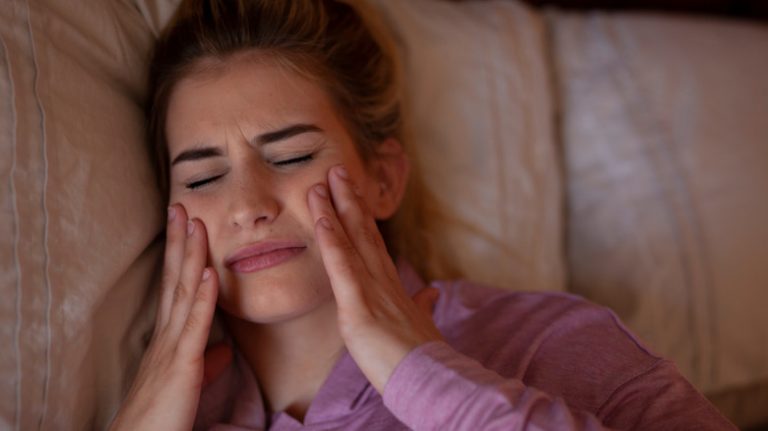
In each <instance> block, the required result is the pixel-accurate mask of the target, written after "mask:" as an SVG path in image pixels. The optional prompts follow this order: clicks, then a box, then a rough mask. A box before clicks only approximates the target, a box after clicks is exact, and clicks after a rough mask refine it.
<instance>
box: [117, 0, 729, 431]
mask: <svg viewBox="0 0 768 431" xmlns="http://www.w3.org/2000/svg"><path fill="white" fill-rule="evenodd" d="M151 77H152V85H151V91H152V93H151V94H152V95H153V98H152V101H151V102H152V103H151V107H150V132H151V133H150V134H151V136H152V141H153V144H154V145H155V146H156V148H157V150H158V151H157V158H158V168H159V170H160V172H161V176H160V178H161V180H162V181H163V182H164V187H165V188H166V191H167V192H168V196H169V202H170V206H169V210H168V228H167V245H166V254H165V268H164V277H163V288H162V294H161V299H160V304H159V309H158V315H157V323H156V329H155V332H154V336H153V339H152V342H151V344H150V346H149V348H148V351H147V353H146V355H145V358H144V360H143V362H142V365H141V368H140V370H139V373H138V375H137V378H136V381H135V382H134V385H133V387H132V389H131V391H130V393H129V394H128V396H127V398H126V400H125V402H124V404H123V407H122V408H121V410H120V412H119V413H118V415H117V417H116V418H115V420H114V422H113V429H163V430H167V429H180V430H181V429H190V428H192V427H193V425H194V426H195V427H196V428H208V427H211V426H214V424H216V423H219V424H229V425H230V426H232V427H234V428H227V429H266V428H269V429H296V428H299V427H301V426H302V425H304V426H307V427H308V428H313V429H361V428H366V429H381V430H390V429H402V428H415V429H491V428H493V429H496V428H503V429H602V428H603V427H604V426H605V427H615V428H626V429H676V428H680V429H690V428H697V429H698V428H703V429H707V428H711V429H732V426H731V425H730V424H728V423H727V421H725V420H724V419H723V418H722V417H721V416H720V415H719V414H718V413H717V412H716V410H715V409H714V408H713V407H712V406H711V405H710V404H708V403H707V402H706V400H704V399H703V397H701V395H700V394H698V393H697V392H696V391H695V390H694V389H693V388H692V387H691V386H690V385H689V384H688V383H687V382H686V381H685V380H684V379H683V378H682V377H681V376H680V375H679V373H678V372H677V371H676V370H675V368H674V366H673V365H672V364H670V363H669V362H666V361H664V360H662V359H660V358H658V357H656V356H654V355H653V354H651V353H649V352H648V351H647V350H646V349H645V348H643V347H642V346H641V345H640V344H639V343H638V342H637V341H636V340H635V339H634V337H633V336H632V335H631V334H629V333H628V332H627V331H626V330H625V329H624V327H623V326H621V324H620V323H618V322H617V321H616V319H615V317H614V316H613V314H611V313H610V312H608V311H606V310H604V309H602V308H599V307H595V306H593V305H590V304H588V303H585V302H584V301H582V300H579V299H577V298H574V297H571V296H568V295H545V294H514V293H510V292H505V291H499V290H495V289H489V288H481V287H478V286H472V285H470V284H469V283H460V282H456V283H447V282H444V283H436V284H433V285H432V286H430V287H427V286H426V285H425V284H424V283H423V282H422V281H421V280H420V278H419V277H418V275H416V272H415V271H414V269H413V267H411V266H410V264H409V263H407V261H412V262H414V263H415V264H416V265H417V267H418V268H422V267H423V262H424V261H425V256H423V255H421V253H423V250H424V248H423V244H421V243H420V242H419V240H418V235H413V232H418V231H417V230H414V229H413V228H414V223H408V222H407V221H408V220H416V219H414V218H409V217H407V211H406V210H407V209H408V208H403V206H402V205H403V201H404V199H405V196H406V195H407V194H408V193H407V185H408V177H409V163H408V159H407V156H406V154H405V152H404V151H403V148H402V147H401V144H400V141H401V127H402V126H401V118H400V105H399V98H398V86H397V79H396V68H395V65H394V64H393V60H392V57H391V56H387V55H386V54H385V52H384V51H383V49H382V47H381V45H380V44H379V43H378V42H377V40H376V39H375V38H374V37H373V35H372V34H371V32H370V31H369V29H368V28H367V27H366V25H365V23H364V22H363V21H362V19H361V17H360V16H359V15H358V13H357V12H356V11H355V9H354V8H352V7H350V6H349V5H347V4H344V3H341V2H334V1H330V0H328V1H320V0H296V1H290V2H288V1H274V0H264V1H245V0H242V1H231V0H209V1H205V0H190V1H187V2H184V3H183V4H182V6H181V8H180V10H179V12H178V14H177V17H176V19H175V20H174V22H173V23H172V24H171V25H170V27H169V29H168V30H167V31H166V33H165V34H164V35H163V37H162V38H161V40H160V41H159V43H158V47H157V51H156V53H155V58H154V61H153V67H152V70H151ZM396 215H397V217H395V216H396ZM393 218H394V219H396V220H397V223H394V224H391V225H388V224H387V223H388V222H387V220H392V219H393ZM403 220H405V221H406V222H404V221H403ZM377 221H378V223H379V224H380V225H381V228H382V232H383V233H384V234H385V236H386V238H382V236H381V234H380V230H379V228H380V227H379V225H377ZM404 226H405V227H404ZM416 227H418V226H416ZM385 239H386V240H385ZM391 255H395V256H397V257H398V265H397V266H396V265H395V264H394V263H393V261H392V258H391ZM411 295H413V299H412V298H411ZM438 296H439V297H438ZM217 304H218V306H219V307H220V308H221V311H222V313H221V314H222V318H223V321H224V323H225V327H226V330H227V333H228V335H229V337H230V338H231V344H232V345H233V349H234V351H236V353H235V354H234V355H232V351H231V350H229V348H228V347H226V346H227V345H224V347H221V346H219V347H216V348H214V349H212V350H211V351H209V352H208V355H207V357H206V355H205V345H206V341H207V340H208V336H209V331H210V327H211V322H212V319H213V315H214V310H215V308H216V305H217ZM432 313H434V321H433V318H432ZM233 356H234V359H233V360H230V359H231V358H232V357H233ZM201 391H202V395H201ZM195 418H197V419H195Z"/></svg>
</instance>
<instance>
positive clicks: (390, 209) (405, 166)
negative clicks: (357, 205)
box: [371, 138, 411, 220]
mask: <svg viewBox="0 0 768 431" xmlns="http://www.w3.org/2000/svg"><path fill="white" fill-rule="evenodd" d="M371 162H372V168H373V174H374V175H375V177H376V180H377V181H378V183H379V189H378V191H377V193H376V199H375V202H374V204H373V205H372V208H371V210H372V211H373V216H374V217H375V218H376V219H377V220H385V219H388V218H390V217H392V216H393V215H394V214H395V212H396V211H397V209H398V208H399V207H400V203H401V202H402V200H403V196H404V195H405V189H406V186H407V184H408V176H409V174H410V167H411V166H410V161H409V160H408V155H407V154H406V153H405V150H404V149H403V147H402V145H401V144H400V142H399V141H398V140H397V139H394V138H389V139H387V140H385V141H384V142H382V143H381V144H380V145H379V146H378V147H377V148H376V153H375V155H374V158H373V160H372V161H371Z"/></svg>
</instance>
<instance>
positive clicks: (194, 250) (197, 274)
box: [168, 219, 208, 332]
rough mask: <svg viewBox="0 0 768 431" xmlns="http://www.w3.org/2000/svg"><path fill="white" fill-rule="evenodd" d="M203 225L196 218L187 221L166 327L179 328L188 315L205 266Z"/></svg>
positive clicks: (175, 329) (176, 329)
mask: <svg viewBox="0 0 768 431" xmlns="http://www.w3.org/2000/svg"><path fill="white" fill-rule="evenodd" d="M207 252H208V250H207V244H206V235H205V226H204V225H203V223H202V222H201V221H200V220H198V219H192V220H189V221H187V230H186V241H185V247H184V257H183V262H182V263H181V273H180V274H179V281H178V283H176V289H175V290H174V292H173V302H172V304H171V316H170V320H169V323H168V327H169V328H171V329H172V330H173V332H176V331H179V330H181V328H182V327H183V326H184V324H185V322H186V321H187V318H188V316H189V311H190V309H191V308H192V303H193V302H194V300H195V294H196V292H197V290H198V287H199V286H200V280H201V278H202V275H203V268H205V260H206V254H207Z"/></svg>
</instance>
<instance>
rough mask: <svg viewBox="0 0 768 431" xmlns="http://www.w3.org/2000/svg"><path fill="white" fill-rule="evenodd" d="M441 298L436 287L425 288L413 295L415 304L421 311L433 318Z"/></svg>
mask: <svg viewBox="0 0 768 431" xmlns="http://www.w3.org/2000/svg"><path fill="white" fill-rule="evenodd" d="M439 297H440V291H439V290H437V289H435V288H434V287H425V288H423V289H421V290H419V291H418V292H416V294H415V295H413V302H415V303H416V306H417V307H418V308H419V310H421V311H422V312H424V313H425V314H427V315H428V316H430V317H431V316H433V315H434V312H435V304H437V300H438V298H439Z"/></svg>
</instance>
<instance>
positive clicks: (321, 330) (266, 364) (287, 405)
mask: <svg viewBox="0 0 768 431" xmlns="http://www.w3.org/2000/svg"><path fill="white" fill-rule="evenodd" d="M226 322H227V326H228V328H229V330H230V332H231V334H232V337H233V338H234V340H235V343H236V344H237V346H238V349H239V350H240V352H241V353H242V354H243V357H244V358H245V360H246V361H247V362H248V364H249V365H250V367H251V370H252V371H253V373H254V375H255V376H256V379H257V381H258V382H259V387H260V388H261V391H262V395H263V397H264V404H265V408H266V409H267V411H268V412H280V411H285V412H286V413H288V414H290V415H291V416H293V417H295V418H296V419H298V420H300V421H301V420H303V419H304V415H305V414H306V411H307V409H308V408H309V405H310V403H311V402H312V399H313V398H314V397H315V395H316V394H317V392H318V391H319V390H320V387H321V386H322V384H323V382H324V381H325V379H326V377H328V374H329V373H330V372H331V368H332V367H333V365H334V364H335V363H336V361H337V360H338V358H339V355H340V354H341V352H342V349H343V347H344V341H343V340H342V338H341V335H340V334H339V329H338V325H337V323H336V303H335V302H334V301H328V302H326V303H324V304H322V305H320V306H319V307H318V308H316V309H315V310H312V311H311V312H310V313H307V314H305V315H302V316H300V317H297V318H295V319H291V320H288V321H284V322H278V323H269V324H259V323H253V322H249V321H245V320H242V319H238V318H235V317H232V316H227V318H226Z"/></svg>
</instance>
